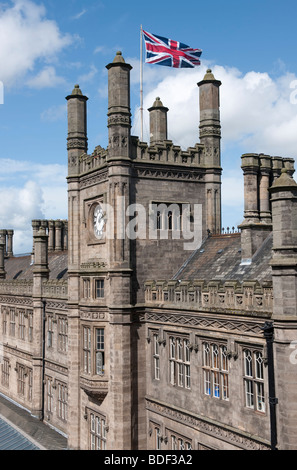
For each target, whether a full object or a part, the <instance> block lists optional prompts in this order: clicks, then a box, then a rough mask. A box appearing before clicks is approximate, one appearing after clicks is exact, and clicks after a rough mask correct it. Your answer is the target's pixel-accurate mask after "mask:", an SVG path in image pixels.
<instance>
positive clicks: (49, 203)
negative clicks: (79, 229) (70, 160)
mask: <svg viewBox="0 0 297 470" xmlns="http://www.w3.org/2000/svg"><path fill="white" fill-rule="evenodd" d="M0 167H1V173H3V180H2V183H1V186H0V200H1V205H0V227H1V228H3V229H13V230H14V231H15V236H14V252H15V253H16V254H19V253H24V252H30V251H31V249H32V227H31V221H32V220H33V219H59V218H60V219H66V218H67V204H68V202H67V183H66V174H67V168H66V165H65V166H64V165H59V164H50V165H42V164H39V165H36V164H34V163H32V162H30V161H23V162H18V161H15V160H10V159H3V160H1V159H0ZM5 183H6V186H5Z"/></svg>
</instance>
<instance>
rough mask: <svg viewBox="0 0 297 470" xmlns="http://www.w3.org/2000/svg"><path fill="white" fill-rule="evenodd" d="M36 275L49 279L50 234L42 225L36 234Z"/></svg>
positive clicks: (34, 271)
mask: <svg viewBox="0 0 297 470" xmlns="http://www.w3.org/2000/svg"><path fill="white" fill-rule="evenodd" d="M33 273H34V277H35V275H37V276H38V277H39V278H42V279H48V277H49V268H48V235H47V233H46V228H45V227H44V226H42V225H40V227H39V229H38V231H36V232H35V234H34V269H33Z"/></svg>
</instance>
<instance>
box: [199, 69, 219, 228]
mask: <svg viewBox="0 0 297 470" xmlns="http://www.w3.org/2000/svg"><path fill="white" fill-rule="evenodd" d="M220 86H221V82H220V81H219V80H216V79H215V77H214V75H213V73H212V71H211V70H210V69H208V70H207V71H206V74H205V76H204V78H203V80H202V81H201V82H199V83H198V87H199V103H200V142H201V144H203V145H204V157H205V163H206V175H205V182H206V185H205V191H206V224H207V229H208V230H210V232H211V233H220V232H221V174H222V168H221V123H220Z"/></svg>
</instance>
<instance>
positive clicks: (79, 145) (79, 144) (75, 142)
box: [67, 137, 87, 150]
mask: <svg viewBox="0 0 297 470" xmlns="http://www.w3.org/2000/svg"><path fill="white" fill-rule="evenodd" d="M86 147H87V142H86V139H84V138H82V139H79V138H77V137H70V138H68V139H67V150H71V149H82V150H86Z"/></svg>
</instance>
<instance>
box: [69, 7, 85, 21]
mask: <svg viewBox="0 0 297 470" xmlns="http://www.w3.org/2000/svg"><path fill="white" fill-rule="evenodd" d="M85 13H87V10H86V9H83V10H82V11H80V12H79V13H77V14H76V15H74V16H72V17H71V19H72V20H79V19H80V18H81V17H82V16H83V15H84V14H85Z"/></svg>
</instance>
